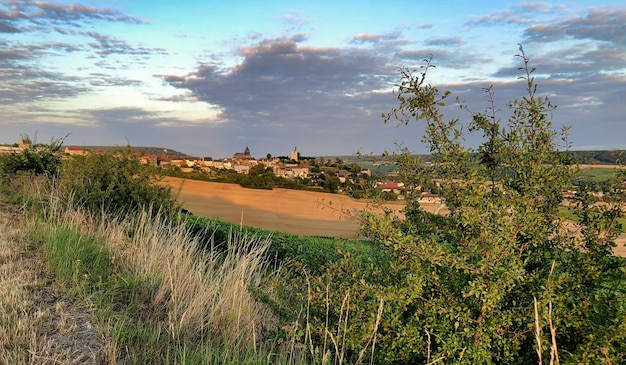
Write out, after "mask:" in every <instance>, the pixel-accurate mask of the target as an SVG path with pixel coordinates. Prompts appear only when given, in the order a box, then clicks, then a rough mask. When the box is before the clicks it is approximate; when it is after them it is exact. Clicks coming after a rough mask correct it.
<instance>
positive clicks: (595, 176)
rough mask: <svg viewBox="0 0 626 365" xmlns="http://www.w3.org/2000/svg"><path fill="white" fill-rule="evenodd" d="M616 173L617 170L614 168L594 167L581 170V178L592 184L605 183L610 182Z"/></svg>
mask: <svg viewBox="0 0 626 365" xmlns="http://www.w3.org/2000/svg"><path fill="white" fill-rule="evenodd" d="M614 173H615V169H613V168H606V167H592V168H586V169H582V170H580V173H579V178H580V179H582V180H587V181H592V182H604V181H609V180H610V179H611V178H612V177H613V174H614Z"/></svg>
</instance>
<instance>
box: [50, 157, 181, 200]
mask: <svg viewBox="0 0 626 365" xmlns="http://www.w3.org/2000/svg"><path fill="white" fill-rule="evenodd" d="M161 177H162V175H161V170H159V169H156V168H153V167H151V166H147V165H143V164H141V162H140V161H139V159H138V158H137V157H136V156H135V155H134V154H132V153H131V150H130V148H128V149H126V150H122V151H118V152H117V153H115V154H96V153H87V154H85V155H77V156H73V157H72V158H69V159H67V160H66V161H64V166H63V172H62V174H61V177H60V179H61V181H60V182H59V186H58V187H59V189H61V190H62V194H64V195H63V197H64V199H65V200H66V201H67V202H70V201H74V202H75V203H79V204H80V205H82V206H83V207H85V208H87V209H89V210H90V211H94V212H97V211H102V210H106V211H115V210H121V211H128V210H131V211H139V210H141V209H148V208H149V207H150V206H151V205H153V204H157V205H158V208H159V209H161V210H165V211H167V212H172V211H174V210H175V208H176V199H175V198H176V197H175V196H174V195H173V194H172V192H171V188H169V187H166V186H163V185H159V184H158V182H159V181H160V180H161Z"/></svg>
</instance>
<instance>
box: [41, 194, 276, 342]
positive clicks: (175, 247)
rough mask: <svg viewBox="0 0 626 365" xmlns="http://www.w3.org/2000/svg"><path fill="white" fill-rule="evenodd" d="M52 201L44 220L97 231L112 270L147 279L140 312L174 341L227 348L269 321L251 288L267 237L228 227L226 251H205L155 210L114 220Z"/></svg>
mask: <svg viewBox="0 0 626 365" xmlns="http://www.w3.org/2000/svg"><path fill="white" fill-rule="evenodd" d="M52 202H53V203H52V205H51V207H50V210H49V212H48V214H49V215H50V216H49V218H53V219H55V220H58V221H59V222H63V225H65V226H68V227H72V228H74V229H76V230H79V231H81V232H82V233H83V234H85V235H91V236H100V237H103V242H104V245H105V247H106V250H107V251H108V253H109V256H110V257H111V259H112V260H113V264H114V265H115V266H116V268H117V269H116V271H119V272H130V273H132V274H133V275H137V276H139V277H141V278H143V280H144V281H145V282H146V283H148V285H149V286H150V288H149V291H150V296H151V301H150V303H148V304H147V305H148V306H149V308H146V310H148V311H150V313H151V316H152V319H154V320H160V321H163V322H164V326H165V327H167V330H168V333H169V334H170V336H171V337H172V338H173V339H179V338H187V339H190V338H191V339H193V338H204V339H205V340H206V337H207V336H208V337H210V338H212V339H213V340H217V341H218V342H221V343H224V344H225V345H226V346H227V348H228V347H229V346H230V347H232V346H233V345H235V344H239V343H254V342H256V341H255V339H256V336H257V335H258V333H259V331H261V330H262V329H265V328H267V327H269V326H271V325H272V323H273V320H272V315H271V313H270V311H269V310H266V308H265V307H264V306H263V305H262V304H261V303H260V302H259V301H257V300H256V299H255V298H254V297H253V295H252V293H251V291H250V288H251V287H256V286H258V285H259V284H260V283H261V281H262V280H263V278H264V277H266V275H267V271H268V270H267V267H266V266H265V265H266V264H265V262H266V261H265V260H264V257H265V253H266V251H267V249H268V247H269V245H270V241H269V238H266V239H261V238H258V237H249V236H245V235H238V234H235V233H234V234H233V235H232V236H231V239H230V240H229V242H227V243H226V250H225V252H219V250H213V249H211V250H206V249H203V248H201V246H202V245H201V244H200V242H199V240H198V237H196V236H194V235H193V234H191V233H190V232H189V231H188V230H187V229H186V228H185V226H184V224H183V223H182V222H172V221H171V220H170V219H167V218H166V217H164V216H163V215H161V214H159V213H157V214H153V212H150V211H144V212H141V213H139V214H138V215H136V216H132V217H131V216H128V217H122V218H117V219H116V218H115V217H107V216H104V215H101V216H98V215H90V214H87V213H86V212H84V211H83V210H81V209H78V208H69V209H66V208H64V207H62V206H61V204H60V203H58V200H56V199H52ZM129 233H130V234H129ZM129 236H130V237H131V238H129Z"/></svg>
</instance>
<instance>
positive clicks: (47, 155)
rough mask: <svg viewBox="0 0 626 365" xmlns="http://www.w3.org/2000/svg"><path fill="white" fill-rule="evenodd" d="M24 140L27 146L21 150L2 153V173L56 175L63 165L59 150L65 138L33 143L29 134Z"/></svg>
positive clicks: (0, 160)
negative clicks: (44, 142) (45, 142)
mask: <svg viewBox="0 0 626 365" xmlns="http://www.w3.org/2000/svg"><path fill="white" fill-rule="evenodd" d="M22 140H23V141H25V146H24V148H23V149H22V150H21V151H20V152H11V153H9V154H6V155H0V173H2V174H9V175H13V174H16V173H19V172H26V173H32V174H35V175H41V174H47V175H50V176H51V177H53V176H56V175H57V173H58V169H59V167H60V165H61V155H60V154H59V151H60V150H61V147H62V146H63V142H64V140H65V138H58V139H55V138H52V139H51V140H50V143H49V144H32V142H31V139H30V137H29V136H28V135H23V136H22Z"/></svg>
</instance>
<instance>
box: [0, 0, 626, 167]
mask: <svg viewBox="0 0 626 365" xmlns="http://www.w3.org/2000/svg"><path fill="white" fill-rule="evenodd" d="M78 1H79V2H57V1H31V0H2V1H0V143H14V142H16V141H17V140H18V139H19V137H20V135H21V134H29V135H30V136H34V135H36V137H37V140H38V141H39V142H48V141H49V140H50V139H51V138H52V137H63V136H65V135H67V134H69V137H68V138H67V139H66V143H65V144H66V145H120V146H124V145H126V144H130V145H133V146H160V147H167V148H171V149H176V150H179V151H182V152H185V153H188V154H192V155H197V156H212V157H215V158H218V157H227V156H231V155H232V154H233V153H235V152H241V151H243V149H244V148H245V147H246V146H249V147H250V150H251V151H252V154H253V155H254V156H256V157H264V156H265V155H266V154H267V153H271V154H272V155H288V154H289V152H290V151H291V150H293V148H294V146H297V148H298V150H299V151H300V152H301V153H302V154H303V155H306V156H319V155H325V156H328V155H351V154H354V153H355V152H357V151H360V152H362V153H374V154H380V153H382V152H383V151H385V150H394V148H395V147H394V146H396V145H401V146H406V147H409V149H410V150H411V151H413V152H416V153H424V152H426V151H427V150H426V148H425V146H424V145H423V144H422V142H421V139H422V138H421V135H422V132H423V128H422V126H420V125H419V123H417V122H416V123H414V124H412V125H409V126H404V127H399V126H396V125H395V124H392V125H385V124H384V123H383V120H382V118H381V114H382V113H386V112H389V111H390V110H391V108H392V107H394V106H396V105H397V101H396V100H395V98H394V96H393V94H392V90H393V85H394V84H395V83H397V82H399V76H400V74H399V72H398V69H399V68H400V67H410V68H415V67H419V66H420V65H422V64H423V63H422V62H423V60H424V59H425V58H427V57H429V55H432V57H433V63H434V64H435V65H436V69H434V70H433V72H432V73H431V74H430V75H429V77H430V82H431V83H432V84H435V85H437V86H438V87H439V88H440V89H442V90H450V91H452V92H453V93H454V94H455V95H457V96H459V97H460V98H461V99H462V100H464V101H465V102H467V103H468V104H470V106H471V108H472V109H473V110H475V111H481V110H484V109H485V108H486V107H487V106H488V105H487V104H486V100H485V98H484V94H483V93H482V91H481V90H482V89H483V88H485V87H487V86H489V85H494V88H493V90H494V91H495V93H496V100H497V102H498V103H499V105H500V107H501V108H502V109H503V113H502V117H503V118H504V119H506V101H509V100H512V99H514V98H517V97H519V96H522V95H523V93H524V84H523V83H522V82H520V80H518V76H520V74H519V71H517V67H518V66H520V60H519V58H516V57H514V56H515V54H517V53H518V44H522V45H523V46H524V50H525V51H526V54H527V56H528V57H529V58H530V60H531V63H532V65H533V66H534V67H536V68H537V71H536V74H535V76H536V79H537V81H538V83H539V89H538V92H539V93H540V94H542V95H548V96H550V98H551V100H552V102H553V103H554V104H556V105H557V106H558V108H557V110H556V111H555V112H554V114H553V119H554V124H555V126H556V127H561V126H571V134H570V141H571V142H572V143H573V146H574V148H575V149H613V148H619V149H626V120H625V115H626V4H625V3H624V2H623V1H619V2H617V1H604V0H580V1H564V2H516V1H504V0H503V1H466V0H454V1H452V0H449V1H419V0H404V1H401V0H389V1H378V0H340V1H338V0H333V1H326V0H317V1H293V0H292V1H286V0H283V1H278V0H265V1H253V0H233V1H214V0H184V1H164V0H150V1H140V0H78ZM457 110H458V109H457V108H450V109H449V110H448V111H447V112H448V113H449V115H450V117H455V116H460V117H463V118H466V117H467V115H466V114H458V113H459V112H458V111H457ZM456 114H458V115H456ZM470 140H471V138H470Z"/></svg>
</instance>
